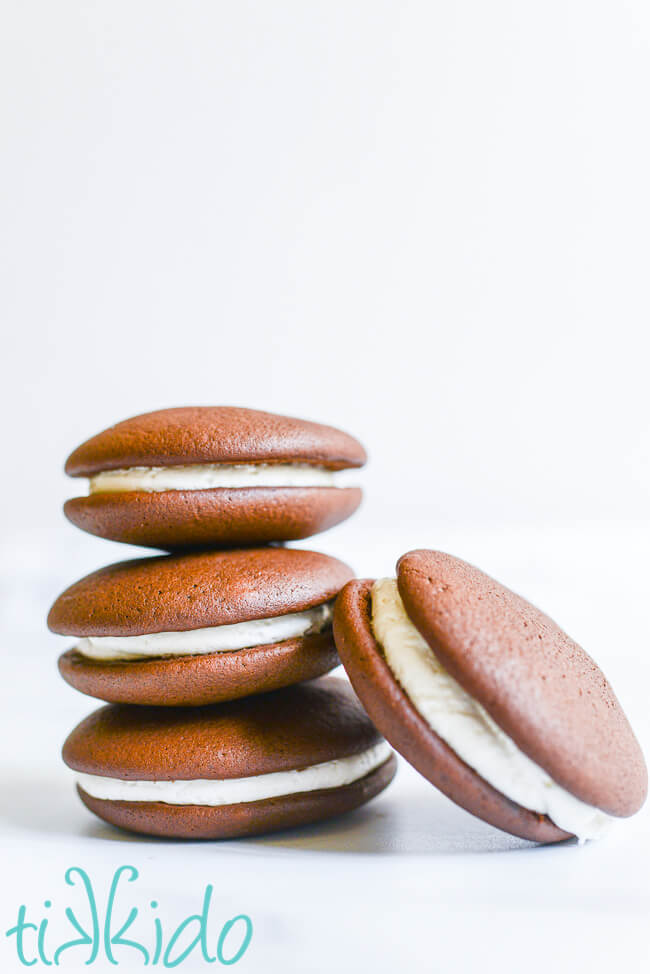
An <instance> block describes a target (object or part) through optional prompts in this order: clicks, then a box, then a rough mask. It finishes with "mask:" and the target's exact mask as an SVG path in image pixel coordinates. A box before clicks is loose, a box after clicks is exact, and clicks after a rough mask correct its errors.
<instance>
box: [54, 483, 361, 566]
mask: <svg viewBox="0 0 650 974" xmlns="http://www.w3.org/2000/svg"><path fill="white" fill-rule="evenodd" d="M361 499H362V492H361V489H360V488H359V487H234V488H226V487H214V488H209V489H207V488H206V489H202V490H166V491H160V492H158V493H154V492H147V491H142V490H129V491H124V492H121V493H117V492H102V493H96V494H90V495H89V496H87V497H71V498H69V500H67V501H66V502H65V503H64V505H63V512H64V514H65V516H66V517H67V518H68V520H69V521H70V522H71V523H72V524H74V525H75V526H76V527H78V528H81V530H82V531H86V532H88V534H94V535H95V536H96V537H98V538H106V539H107V540H108V541H120V542H122V543H123V544H134V545H139V546H140V547H143V548H160V549H162V550H163V551H174V550H176V549H181V548H183V549H185V548H207V547H211V548H231V547H233V546H234V547H238V546H242V545H259V544H271V543H273V542H278V541H303V540H304V539H305V538H310V537H311V536H312V535H314V534H320V533H321V532H322V531H328V530H329V529H330V528H333V527H335V526H336V525H337V524H340V523H341V521H345V520H346V519H347V518H348V517H350V516H351V515H352V514H354V512H355V511H356V510H357V508H358V507H359V505H360V504H361Z"/></svg>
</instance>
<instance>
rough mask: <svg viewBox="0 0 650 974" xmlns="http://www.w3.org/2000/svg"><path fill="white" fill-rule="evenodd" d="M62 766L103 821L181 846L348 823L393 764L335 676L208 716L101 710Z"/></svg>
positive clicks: (205, 710) (206, 712)
mask: <svg viewBox="0 0 650 974" xmlns="http://www.w3.org/2000/svg"><path fill="white" fill-rule="evenodd" d="M63 760H64V761H65V763H66V764H67V765H68V766H69V767H71V768H72V769H73V770H74V771H75V772H77V786H78V790H79V795H80V796H81V799H82V801H83V802H84V804H85V805H86V806H87V807H88V808H89V809H90V810H91V811H92V812H94V813H95V814H96V815H98V816H99V817H100V818H102V819H104V820H105V821H107V822H110V823H111V824H113V825H118V826H121V827H122V828H124V829H129V830H131V831H133V832H143V833H145V834H148V835H159V836H170V837H174V838H184V839H221V838H230V837H234V836H245V835H255V834H258V833H261V832H272V831H275V830H277V829H284V828H289V827H292V826H296V825H305V824H307V823H309V822H316V821H318V820H320V819H325V818H329V817H330V816H333V815H339V814H341V813H342V812H347V811H350V810H351V809H353V808H357V807H358V806H359V805H363V804H364V803H365V802H367V801H369V800H370V799H371V798H373V797H374V796H375V795H377V794H378V793H379V792H380V791H382V790H383V789H384V788H385V787H386V786H387V785H388V784H389V782H390V781H391V779H392V778H393V776H394V774H395V766H396V761H395V756H394V755H393V754H392V752H391V750H390V748H389V747H388V745H387V744H386V742H385V741H383V740H382V738H381V737H380V735H379V734H378V733H377V731H376V730H375V728H374V727H373V725H372V724H371V722H370V720H369V718H368V717H367V716H366V714H365V713H364V711H363V709H362V707H361V705H360V704H359V702H358V700H357V699H356V697H355V695H354V693H353V691H352V689H351V687H350V686H349V685H348V684H347V682H346V681H343V680H338V679H336V678H333V677H325V678H321V679H320V680H315V681H313V682H311V683H305V684H302V685H301V686H298V687H289V688H287V689H285V690H278V691H277V692H275V693H271V694H265V695H264V696H260V697H251V698H248V699H246V700H237V701H234V702H231V703H224V704H215V705H213V706H210V707H198V708H196V707H195V708H190V709H185V708H183V709H170V708H153V707H151V708H150V707H128V706H121V705H115V704H112V705H109V706H106V707H102V708H101V709H100V710H97V711H95V713H93V714H91V715H90V716H89V717H86V719H85V720H83V721H82V722H81V724H79V726H78V727H76V728H75V730H73V731H72V733H71V734H70V736H69V737H68V739H67V740H66V742H65V744H64V746H63Z"/></svg>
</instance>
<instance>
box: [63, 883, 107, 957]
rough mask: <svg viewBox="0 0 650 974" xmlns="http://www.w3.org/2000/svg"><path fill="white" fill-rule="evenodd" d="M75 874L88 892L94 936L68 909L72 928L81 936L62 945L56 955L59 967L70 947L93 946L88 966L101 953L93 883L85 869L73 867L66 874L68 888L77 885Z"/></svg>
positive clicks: (66, 912)
mask: <svg viewBox="0 0 650 974" xmlns="http://www.w3.org/2000/svg"><path fill="white" fill-rule="evenodd" d="M75 873H78V875H79V877H80V878H81V882H82V883H83V885H84V889H85V891H86V896H87V898H88V905H89V907H90V917H91V920H92V927H93V935H92V937H91V936H90V935H89V934H87V933H86V931H85V930H84V929H83V927H82V926H81V924H80V923H79V921H78V920H77V918H76V916H75V915H74V913H73V912H72V910H71V909H70V907H67V908H66V911H65V915H66V917H67V918H68V920H69V922H70V923H71V924H72V926H73V927H74V928H75V930H76V931H77V933H79V934H81V936H80V938H79V939H78V940H69V941H68V942H67V943H65V944H61V946H60V947H59V948H58V950H57V951H56V952H55V954H54V963H55V964H56V965H57V966H58V963H59V957H60V956H61V954H62V953H63V952H64V951H65V950H68V949H69V948H70V947H84V946H87V945H92V950H91V952H90V955H89V957H88V960H87V961H86V962H85V963H86V965H88V964H92V963H93V961H94V960H95V959H96V958H97V954H98V953H99V918H98V916H97V904H96V902H95V894H94V892H93V887H92V883H91V882H90V879H89V878H88V874H87V873H86V872H85V871H84V870H83V869H80V868H79V867H78V866H72V867H71V868H70V869H68V870H67V871H66V874H65V881H66V883H67V884H68V886H74V884H75V883H74V879H73V876H74V874H75Z"/></svg>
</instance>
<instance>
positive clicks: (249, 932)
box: [217, 913, 253, 964]
mask: <svg viewBox="0 0 650 974" xmlns="http://www.w3.org/2000/svg"><path fill="white" fill-rule="evenodd" d="M238 920H243V921H244V924H245V926H246V932H245V934H244V939H243V940H242V942H241V946H240V948H239V950H238V951H237V952H236V953H235V954H233V955H232V957H230V958H229V959H227V958H225V957H224V955H223V948H224V945H225V942H226V937H227V936H228V934H229V933H230V931H231V930H232V928H233V927H234V925H235V924H236V923H237V921H238ZM252 936H253V921H252V920H251V918H250V917H249V916H246V914H245V913H240V914H239V916H236V917H233V918H232V920H228V923H224V925H223V927H222V930H221V933H220V934H219V943H218V944H217V957H218V958H219V961H220V963H221V964H236V963H237V961H238V960H241V959H242V957H243V956H244V954H245V953H246V951H247V950H248V945H249V944H250V942H251V938H252Z"/></svg>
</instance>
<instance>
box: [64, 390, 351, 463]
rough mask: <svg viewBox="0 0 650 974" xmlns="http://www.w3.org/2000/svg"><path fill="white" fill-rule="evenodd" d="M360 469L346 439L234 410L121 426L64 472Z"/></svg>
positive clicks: (92, 442)
mask: <svg viewBox="0 0 650 974" xmlns="http://www.w3.org/2000/svg"><path fill="white" fill-rule="evenodd" d="M365 462H366V453H365V450H364V449H363V447H362V446H361V444H360V443H359V442H358V441H357V440H355V439H354V438H353V437H352V436H349V435H348V434H347V433H343V432H342V431H341V430H338V429H335V428H334V427H333V426H324V425H322V424H321V423H312V422H309V421H307V420H304V419H294V418H292V417H290V416H277V415H276V414H275V413H266V412H262V411H261V410H258V409H244V408H241V407H239V406H181V407H177V408H173V409H159V410H156V411H155V412H151V413H143V414H142V415H141V416H133V417H132V418H131V419H125V420H123V421H122V422H121V423H116V424H115V426H111V427H109V429H107V430H104V431H103V432H102V433H98V434H97V435H96V436H93V437H91V439H89V440H86V442H85V443H82V444H81V446H78V447H77V449H76V450H74V451H73V452H72V453H71V454H70V456H69V457H68V460H67V462H66V465H65V470H66V473H67V474H69V475H70V476H71V477H89V476H92V475H93V474H96V473H100V472H101V471H103V470H117V469H123V468H126V467H158V466H160V467H167V466H174V465H178V464H199V463H228V464H248V463H306V464H313V465H316V466H323V467H326V468H328V469H331V470H339V469H341V468H343V467H360V466H363V464H364V463H365Z"/></svg>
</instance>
